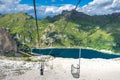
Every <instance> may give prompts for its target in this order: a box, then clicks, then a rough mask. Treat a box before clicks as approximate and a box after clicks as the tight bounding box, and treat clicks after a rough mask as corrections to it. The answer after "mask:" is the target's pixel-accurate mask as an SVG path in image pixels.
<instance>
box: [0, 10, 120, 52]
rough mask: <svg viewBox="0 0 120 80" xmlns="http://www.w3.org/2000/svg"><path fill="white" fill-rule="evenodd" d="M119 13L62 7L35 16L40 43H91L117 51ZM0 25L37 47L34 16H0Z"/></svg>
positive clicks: (81, 44) (62, 45)
mask: <svg viewBox="0 0 120 80" xmlns="http://www.w3.org/2000/svg"><path fill="white" fill-rule="evenodd" d="M119 22H120V13H114V14H109V15H100V16H98V15H94V16H90V15H87V14H84V13H82V12H77V11H75V10H72V11H63V12H62V13H61V14H59V15H56V16H54V17H52V18H51V17H49V16H48V17H46V18H45V19H42V20H39V21H38V24H39V34H40V42H39V43H40V45H41V46H40V47H50V46H52V47H79V46H81V47H91V48H95V49H107V50H112V51H117V52H120V51H119V50H120V33H119V32H120V23H119ZM0 26H1V27H6V28H9V32H10V33H11V35H12V36H13V38H14V39H16V40H17V41H18V42H20V43H26V44H27V45H28V46H31V47H38V42H37V34H36V28H35V20H34V18H33V17H31V16H29V15H28V14H25V13H22V12H20V13H16V14H6V15H2V16H1V17H0Z"/></svg>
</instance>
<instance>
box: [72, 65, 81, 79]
mask: <svg viewBox="0 0 120 80" xmlns="http://www.w3.org/2000/svg"><path fill="white" fill-rule="evenodd" d="M71 74H72V76H73V77H74V78H79V77H80V66H79V65H77V67H75V66H74V65H73V64H72V65H71Z"/></svg>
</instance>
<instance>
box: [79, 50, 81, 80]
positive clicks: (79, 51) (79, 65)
mask: <svg viewBox="0 0 120 80" xmlns="http://www.w3.org/2000/svg"><path fill="white" fill-rule="evenodd" d="M80 61H81V48H80V49H79V78H80Z"/></svg>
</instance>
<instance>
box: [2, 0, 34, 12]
mask: <svg viewBox="0 0 120 80" xmlns="http://www.w3.org/2000/svg"><path fill="white" fill-rule="evenodd" d="M20 1H21V0H0V13H3V14H5V13H16V12H20V11H25V12H27V11H29V10H32V9H33V7H32V6H29V5H27V4H19V3H20Z"/></svg>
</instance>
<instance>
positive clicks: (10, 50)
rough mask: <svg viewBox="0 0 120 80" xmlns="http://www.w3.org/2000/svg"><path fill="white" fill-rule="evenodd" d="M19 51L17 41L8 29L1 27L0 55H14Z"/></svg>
mask: <svg viewBox="0 0 120 80" xmlns="http://www.w3.org/2000/svg"><path fill="white" fill-rule="evenodd" d="M15 52H17V45H16V42H15V41H14V40H13V39H12V38H11V36H10V34H9V33H8V31H7V29H5V28H0V55H5V56H13V55H15Z"/></svg>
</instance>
